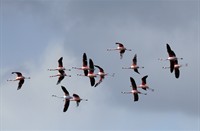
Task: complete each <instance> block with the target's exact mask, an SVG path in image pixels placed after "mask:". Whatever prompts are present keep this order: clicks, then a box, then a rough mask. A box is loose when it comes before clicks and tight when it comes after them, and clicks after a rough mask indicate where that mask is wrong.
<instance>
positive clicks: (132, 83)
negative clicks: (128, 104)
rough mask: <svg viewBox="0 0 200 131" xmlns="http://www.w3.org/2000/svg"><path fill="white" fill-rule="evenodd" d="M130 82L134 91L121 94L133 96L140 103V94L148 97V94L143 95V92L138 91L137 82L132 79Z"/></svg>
mask: <svg viewBox="0 0 200 131" xmlns="http://www.w3.org/2000/svg"><path fill="white" fill-rule="evenodd" d="M130 81H131V87H132V90H131V91H129V92H121V93H123V94H133V97H134V101H138V100H139V95H138V94H143V95H147V94H146V93H142V92H140V91H138V90H137V85H136V83H135V80H134V79H133V78H132V77H130Z"/></svg>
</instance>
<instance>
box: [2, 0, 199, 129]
mask: <svg viewBox="0 0 200 131" xmlns="http://www.w3.org/2000/svg"><path fill="white" fill-rule="evenodd" d="M0 8H1V9H0V12H1V13H0V14H1V20H0V21H1V24H0V25H1V26H0V27H1V29H0V30H1V35H0V36H1V38H0V39H1V45H0V66H1V67H0V76H1V77H0V78H1V80H0V81H1V82H0V83H1V86H0V118H1V119H0V130H2V131H10V130H13V131H15V130H26V131H27V130H30V131H31V130H39V131H43V130H52V131H56V130H71V131H73V130H131V131H132V130H142V131H154V130H163V131H176V130H185V131H198V130H200V114H199V113H200V107H199V103H200V102H199V101H200V97H199V96H200V94H199V93H200V90H199V87H200V84H199V78H200V77H199V72H200V70H199V67H200V63H199V58H200V54H199V52H200V51H199V49H200V47H199V45H200V39H199V36H200V24H199V23H200V1H199V0H84V1H83V0H1V5H0ZM116 42H121V43H123V44H124V45H125V47H126V48H129V49H132V51H131V52H129V51H127V52H125V54H124V56H123V59H120V56H119V53H118V52H108V51H107V49H108V48H116V45H115V43H116ZM166 43H169V45H170V46H171V48H172V50H174V52H175V53H176V55H177V57H183V60H179V63H180V64H186V63H188V67H182V68H180V72H181V74H180V78H179V79H176V78H175V76H174V74H171V73H170V71H169V70H164V69H162V67H163V66H169V62H168V61H158V58H167V57H168V54H167V51H166ZM83 53H86V54H87V57H88V59H89V58H91V59H92V60H93V62H94V64H97V65H99V66H101V67H102V68H103V69H104V70H105V72H108V73H111V74H112V73H115V76H114V77H109V76H108V77H106V78H105V79H104V80H103V82H102V83H101V84H100V85H99V86H98V87H96V88H94V87H91V86H90V82H89V79H88V78H86V77H80V76H77V74H81V73H83V72H82V71H79V70H73V69H72V71H67V72H66V73H67V74H70V75H72V77H71V78H68V77H66V78H65V79H64V80H63V81H62V82H61V84H60V85H56V82H57V78H49V76H50V75H54V74H56V73H57V72H49V71H47V69H48V68H56V67H57V60H58V59H59V58H60V57H63V63H64V66H65V67H66V68H69V69H71V68H72V67H80V66H81V65H82V55H83ZM135 54H137V57H138V65H139V66H144V69H139V72H140V73H141V74H140V75H139V74H137V73H135V72H134V71H133V70H122V67H128V66H130V65H131V63H132V58H133V56H134V55H135ZM13 71H19V72H22V73H23V75H24V76H28V77H29V76H30V77H31V79H30V80H25V83H24V85H23V87H22V89H21V90H17V84H18V83H17V82H7V81H6V80H7V79H14V78H15V75H12V74H11V72H13ZM95 72H96V73H97V72H98V69H97V70H95ZM144 75H148V78H147V83H148V85H149V86H150V87H151V88H153V89H155V91H154V92H151V91H143V90H140V89H138V90H140V91H141V92H146V93H147V95H146V96H144V95H139V101H138V102H134V101H133V96H132V95H131V94H130V95H124V94H121V91H130V90H131V88H130V84H131V83H130V80H129V79H130V77H133V78H134V79H135V81H136V84H137V85H139V84H140V83H141V78H142V77H143V76H144ZM98 79H99V78H98V77H97V78H96V81H98ZM61 85H63V86H65V87H66V88H67V90H68V91H69V92H70V94H73V93H76V94H79V96H80V97H82V98H87V99H88V101H87V102H84V101H82V102H81V103H80V106H79V107H76V104H75V102H71V103H70V106H69V109H68V111H67V112H65V113H63V112H62V110H63V106H64V102H63V100H62V99H56V98H53V97H52V95H53V94H55V95H58V96H63V92H62V90H61V87H60V86H61Z"/></svg>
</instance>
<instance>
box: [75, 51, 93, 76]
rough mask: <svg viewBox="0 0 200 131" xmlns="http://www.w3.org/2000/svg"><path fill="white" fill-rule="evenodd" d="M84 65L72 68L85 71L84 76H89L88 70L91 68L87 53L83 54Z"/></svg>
mask: <svg viewBox="0 0 200 131" xmlns="http://www.w3.org/2000/svg"><path fill="white" fill-rule="evenodd" d="M82 62H83V65H82V67H80V68H79V67H72V68H73V69H78V70H83V71H84V75H85V76H87V75H88V70H89V67H88V65H87V55H86V53H83V60H82Z"/></svg>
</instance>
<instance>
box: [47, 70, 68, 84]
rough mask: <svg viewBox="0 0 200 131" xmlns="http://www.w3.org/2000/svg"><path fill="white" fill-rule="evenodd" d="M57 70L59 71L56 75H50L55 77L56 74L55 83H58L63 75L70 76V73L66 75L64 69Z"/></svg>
mask: <svg viewBox="0 0 200 131" xmlns="http://www.w3.org/2000/svg"><path fill="white" fill-rule="evenodd" d="M58 72H59V73H58V74H57V75H52V76H50V77H57V76H58V81H57V85H58V84H60V82H61V81H62V80H63V79H64V78H65V76H68V77H71V75H67V74H66V73H65V71H64V70H58Z"/></svg>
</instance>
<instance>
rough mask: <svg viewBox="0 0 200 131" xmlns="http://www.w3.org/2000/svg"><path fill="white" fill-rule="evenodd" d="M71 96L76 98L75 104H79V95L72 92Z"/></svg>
mask: <svg viewBox="0 0 200 131" xmlns="http://www.w3.org/2000/svg"><path fill="white" fill-rule="evenodd" d="M73 97H74V98H75V99H77V100H76V105H77V106H79V103H80V102H81V100H80V97H79V95H77V94H73Z"/></svg>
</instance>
